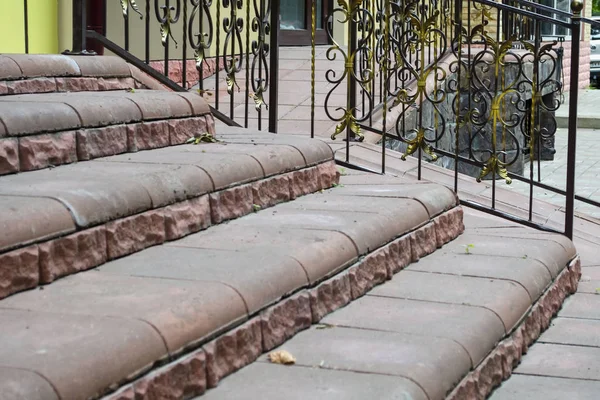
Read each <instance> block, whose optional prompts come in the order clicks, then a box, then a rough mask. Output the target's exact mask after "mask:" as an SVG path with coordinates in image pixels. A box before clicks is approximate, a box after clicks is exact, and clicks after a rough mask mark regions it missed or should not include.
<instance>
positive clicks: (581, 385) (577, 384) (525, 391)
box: [490, 374, 600, 400]
mask: <svg viewBox="0 0 600 400" xmlns="http://www.w3.org/2000/svg"><path fill="white" fill-rule="evenodd" d="M599 392H600V381H587V380H580V379H563V378H557V377H547V376H533V375H520V374H513V375H512V376H511V378H510V379H509V380H507V381H506V382H504V383H502V386H500V387H499V388H498V389H496V391H495V392H493V393H492V396H491V397H490V399H491V400H514V399H531V400H564V399H577V400H595V399H597V398H598V393H599Z"/></svg>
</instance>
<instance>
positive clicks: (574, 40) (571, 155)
mask: <svg viewBox="0 0 600 400" xmlns="http://www.w3.org/2000/svg"><path fill="white" fill-rule="evenodd" d="M582 9H583V2H582V1H581V0H573V1H572V2H571V11H573V17H572V18H571V79H570V80H569V85H571V86H570V88H569V133H568V135H569V136H568V147H567V196H566V197H567V199H566V211H565V235H566V236H567V237H568V238H569V239H573V216H574V212H575V158H576V153H577V95H578V92H579V46H580V43H579V41H580V37H581V10H582Z"/></svg>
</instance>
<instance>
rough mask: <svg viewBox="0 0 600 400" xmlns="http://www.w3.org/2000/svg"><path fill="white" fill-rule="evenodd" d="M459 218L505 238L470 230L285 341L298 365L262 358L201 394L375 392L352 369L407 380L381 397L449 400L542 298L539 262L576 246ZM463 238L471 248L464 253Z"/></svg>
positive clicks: (558, 258) (569, 255) (564, 260)
mask: <svg viewBox="0 0 600 400" xmlns="http://www.w3.org/2000/svg"><path fill="white" fill-rule="evenodd" d="M465 214H467V215H468V218H465V220H468V221H476V220H478V219H481V220H482V221H484V222H482V223H481V224H479V225H486V226H487V229H489V228H492V227H493V225H494V222H495V221H496V224H495V225H496V229H495V231H496V232H498V231H502V235H501V236H492V235H490V236H483V235H479V236H478V235H477V233H478V232H480V231H481V230H482V229H481V228H472V227H469V226H468V225H467V226H466V228H465V234H464V235H461V236H459V238H458V239H457V240H454V241H452V242H450V243H448V244H446V245H445V246H443V247H442V248H441V249H439V250H437V251H436V252H434V253H433V254H430V255H428V256H426V257H424V258H422V259H421V260H420V261H419V262H417V263H413V264H410V265H409V266H408V267H407V268H406V269H405V270H404V271H401V272H399V273H398V274H396V275H395V276H394V277H393V279H392V280H391V281H388V282H385V283H383V284H382V285H380V286H377V287H376V288H375V289H373V290H372V291H371V292H369V293H367V295H365V296H364V297H362V298H360V299H358V300H356V301H353V302H351V303H350V304H349V305H347V306H346V307H344V308H341V309H339V310H337V311H334V312H333V313H331V314H329V315H328V316H326V317H325V318H324V319H323V320H321V323H322V324H324V325H321V326H318V325H317V326H313V327H312V328H310V329H309V330H307V331H304V332H301V333H299V334H297V335H296V336H295V337H294V338H292V339H290V340H289V341H287V342H285V343H284V344H283V345H282V346H281V347H280V348H279V349H284V350H286V351H289V352H290V353H291V354H292V355H293V356H294V357H295V358H296V364H295V365H293V366H283V365H275V364H268V363H269V361H268V355H267V354H264V355H263V356H261V357H260V358H259V359H258V361H257V362H255V363H253V364H251V365H250V366H248V367H246V368H243V369H242V370H240V371H238V372H236V373H234V374H233V375H231V376H229V377H227V378H225V379H223V380H222V381H221V382H220V383H219V386H218V387H217V388H215V389H213V390H209V391H207V393H206V394H205V395H204V396H203V397H202V398H206V399H210V400H216V399H242V398H253V397H260V398H261V399H265V400H270V399H277V398H281V393H284V392H285V393H287V392H288V391H289V393H290V397H289V398H292V399H294V398H323V399H330V398H331V399H335V398H338V397H336V394H337V393H338V391H343V390H344V389H342V388H340V387H339V386H340V383H339V380H343V381H342V382H343V383H342V385H343V386H344V387H353V389H354V390H357V391H362V390H368V389H369V388H370V387H371V386H370V385H369V383H368V382H360V381H357V380H355V379H354V377H355V376H357V375H356V373H361V374H368V375H363V376H368V377H373V379H374V382H375V380H376V379H384V377H389V376H394V377H400V378H403V379H399V380H397V381H395V382H394V384H393V385H389V386H388V385H382V389H381V390H382V392H381V393H379V394H378V395H377V398H381V399H388V398H389V399H392V398H398V395H399V393H402V392H406V393H411V394H412V396H414V398H428V399H430V400H437V399H444V398H446V396H447V394H448V393H449V392H450V391H451V390H452V389H453V388H454V387H455V386H456V385H457V384H458V382H459V381H460V380H461V379H462V378H463V377H464V376H465V375H466V374H467V373H468V372H469V371H470V370H471V369H472V368H474V367H475V366H477V365H478V364H479V363H480V362H481V360H482V359H483V358H484V357H486V356H487V354H489V352H490V351H492V350H493V349H494V348H495V347H496V346H497V343H498V342H499V341H500V340H502V339H503V338H504V337H505V336H506V335H507V333H509V332H510V331H511V329H512V327H513V326H514V325H515V324H517V322H519V319H520V318H521V317H522V316H523V315H525V314H526V313H527V312H528V311H529V308H530V307H531V305H532V304H533V303H534V302H535V301H536V300H538V298H539V297H540V295H541V291H540V288H542V289H546V288H547V287H548V285H549V284H550V283H551V282H552V281H553V279H554V276H552V275H551V274H550V272H549V271H548V269H547V268H545V266H544V263H547V262H549V260H551V259H553V260H554V261H555V262H556V263H557V264H560V265H562V267H561V269H564V268H565V267H566V266H567V265H568V264H569V263H570V262H571V260H572V259H573V258H574V257H575V256H576V251H575V249H574V247H573V246H572V244H571V245H570V246H568V243H570V241H564V240H563V239H562V238H561V237H560V236H559V235H555V234H551V233H540V232H539V231H536V230H533V229H529V228H523V227H521V226H519V225H516V224H509V226H508V227H507V225H506V222H505V221H502V220H500V219H497V218H490V217H489V216H485V215H483V214H481V213H478V212H475V211H472V210H465ZM489 230H491V229H489ZM505 230H506V232H505ZM511 232H512V233H513V234H514V235H511ZM528 235H531V237H533V238H535V240H536V242H535V243H534V240H531V239H530V240H527V241H526V242H527V243H525V244H523V241H524V238H525V237H527V236H528ZM540 235H542V236H543V239H542V238H540ZM463 236H464V237H467V238H469V240H472V241H473V243H474V246H473V247H472V248H470V250H469V252H470V255H467V254H466V251H465V240H463ZM469 243H471V242H469ZM496 243H498V245H497V246H492V247H490V246H488V244H496ZM522 244H523V245H522ZM523 247H527V248H528V249H532V248H538V249H541V250H543V251H544V254H542V253H540V254H538V255H536V256H528V257H527V258H523V257H522V256H518V254H519V252H520V251H521V250H522V249H523ZM490 248H493V249H494V251H491V250H490ZM514 249H516V250H514ZM517 260H518V262H517ZM477 265H479V266H480V268H479V270H478V268H477ZM511 271H514V272H515V274H514V276H511V273H510V272H511ZM528 280H530V281H531V280H534V281H536V282H537V283H536V285H537V286H535V287H536V289H535V290H531V291H528V290H526V288H527V287H529V288H532V287H534V286H532V284H531V283H529V284H528V283H527V281H528ZM279 349H274V351H275V350H279ZM307 371H311V372H310V377H311V380H310V381H307V380H306V378H305V375H306V374H307V373H308V372H307ZM296 374H297V375H298V378H295V377H296ZM335 375H338V376H339V378H337V380H336V379H334V378H333V376H335ZM267 376H268V378H267ZM330 376H331V377H332V378H331V379H332V381H331V382H332V383H331V385H328V383H327V382H328V381H327V379H329V377H330ZM263 377H264V379H263ZM321 382H322V383H321ZM354 386H356V388H354ZM325 388H327V389H329V390H330V391H324V390H325ZM415 390H417V393H415V392H414V391H415ZM413 393H414V394H413ZM259 394H260V395H259ZM253 395H255V396H253ZM368 397H371V396H368ZM340 398H341V397H340ZM411 398H413V397H411Z"/></svg>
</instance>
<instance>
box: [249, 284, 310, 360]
mask: <svg viewBox="0 0 600 400" xmlns="http://www.w3.org/2000/svg"><path fill="white" fill-rule="evenodd" d="M311 324H312V313H311V310H310V297H309V295H308V292H306V291H302V292H300V293H298V294H295V295H294V296H292V297H289V298H287V299H285V300H283V301H281V302H279V303H278V304H276V305H274V306H272V307H269V308H268V309H266V310H265V311H263V312H261V313H260V325H261V330H262V341H263V349H264V350H265V351H269V350H271V349H273V348H275V347H277V346H279V345H280V344H282V343H283V342H285V341H286V340H288V339H289V338H291V337H292V336H294V335H295V334H296V333H298V332H300V331H301V330H303V329H307V328H309V327H310V325H311Z"/></svg>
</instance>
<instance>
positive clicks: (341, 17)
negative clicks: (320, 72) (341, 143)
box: [324, 0, 375, 140]
mask: <svg viewBox="0 0 600 400" xmlns="http://www.w3.org/2000/svg"><path fill="white" fill-rule="evenodd" d="M333 19H337V20H338V21H339V22H340V23H342V24H347V26H348V30H349V32H351V30H352V29H353V28H354V27H356V28H359V29H360V31H361V33H362V34H361V36H360V38H358V40H357V44H356V46H355V48H354V49H353V48H352V47H353V46H350V49H349V50H348V51H347V52H346V51H344V50H343V48H342V46H340V45H339V44H338V43H337V42H336V41H335V39H334V37H333V32H332V29H333V23H332V21H333ZM374 30H375V20H374V18H373V14H372V13H371V11H370V10H369V9H368V7H365V4H363V1H362V0H348V1H346V0H338V7H337V8H334V9H333V11H332V13H331V15H330V16H329V23H327V24H326V32H327V35H328V37H329V40H330V41H331V43H333V44H332V46H331V47H329V48H328V49H327V52H326V57H327V59H328V60H329V61H335V60H336V59H337V56H338V54H339V55H340V56H341V58H342V59H343V61H344V71H343V73H342V74H341V76H340V77H339V78H338V77H337V75H336V72H335V70H333V69H329V70H327V72H326V73H325V78H326V79H327V81H328V82H329V83H330V84H333V88H332V89H331V90H330V91H329V92H328V93H327V95H326V97H325V104H324V107H325V113H326V114H327V116H328V117H329V118H330V119H331V120H333V121H336V122H338V124H337V125H336V127H335V131H334V133H333V134H332V135H331V138H332V139H335V138H336V136H337V135H339V134H340V133H341V132H343V131H344V130H346V131H347V135H348V138H351V137H353V136H354V135H356V137H357V138H358V140H362V139H363V138H364V136H363V134H362V132H361V129H360V127H359V125H358V123H359V122H363V121H366V120H367V119H368V118H369V115H370V112H369V111H367V110H371V109H372V108H373V98H372V95H371V91H370V87H369V86H370V84H371V82H372V81H373V78H374V72H373V70H372V69H371V68H369V66H371V65H373V57H374V51H373V49H372V48H371V46H370V45H371V42H372V35H373V34H374ZM349 36H350V35H349ZM359 60H361V61H362V65H363V67H359V68H357V67H356V64H357V61H359ZM344 80H345V81H346V83H347V92H346V106H345V107H336V108H335V111H339V113H338V114H339V116H333V115H332V112H331V108H332V107H331V106H330V105H329V102H330V99H331V95H332V94H333V93H334V92H335V91H336V89H337V88H338V87H340V85H341V84H342V82H344ZM354 84H356V85H358V88H359V90H361V91H362V92H363V93H365V94H366V96H365V99H366V101H365V104H363V107H364V112H363V113H362V116H360V117H357V116H356V111H357V110H356V105H355V103H356V99H353V98H352V96H351V93H353V92H352V85H354Z"/></svg>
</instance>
